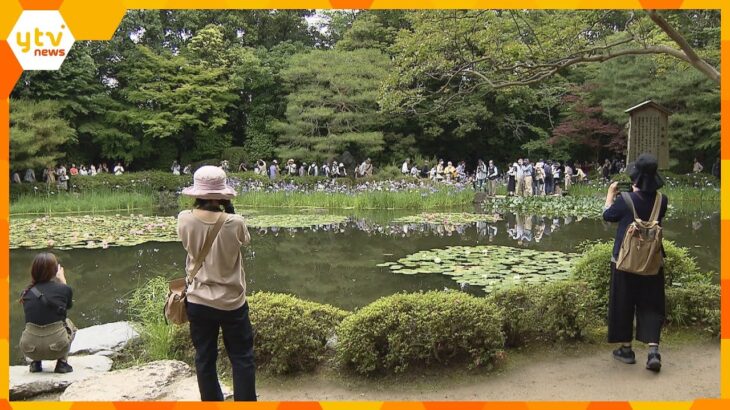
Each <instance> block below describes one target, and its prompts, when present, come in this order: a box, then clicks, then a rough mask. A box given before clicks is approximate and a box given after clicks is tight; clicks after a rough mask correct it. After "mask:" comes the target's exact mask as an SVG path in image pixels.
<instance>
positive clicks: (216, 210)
mask: <svg viewBox="0 0 730 410" xmlns="http://www.w3.org/2000/svg"><path fill="white" fill-rule="evenodd" d="M182 194H183V195H186V196H190V197H193V198H195V202H194V204H193V209H192V210H185V211H182V212H180V214H179V215H178V218H177V230H178V236H179V237H180V240H181V241H182V245H183V247H184V248H185V250H186V251H187V259H186V262H185V271H186V274H187V275H188V276H192V282H191V283H190V285H189V286H188V288H187V305H186V313H187V317H188V320H189V322H190V337H191V339H192V341H193V346H194V347H195V372H196V374H197V378H198V388H199V389H200V397H201V399H202V400H203V401H222V400H223V393H222V391H221V386H220V383H219V381H218V373H217V371H216V359H217V358H218V332H219V331H220V330H222V331H223V344H224V345H225V347H226V352H227V353H228V358H229V359H230V361H231V366H232V368H233V398H234V400H236V401H256V387H255V381H256V377H255V370H256V366H255V364H254V351H253V328H252V327H251V321H250V319H249V313H248V303H247V301H246V275H245V273H244V271H243V264H242V261H243V257H242V256H241V247H242V246H245V245H248V244H249V242H250V240H251V237H250V235H249V233H248V229H247V228H246V222H245V221H244V218H243V217H242V216H240V215H236V214H235V210H234V209H233V205H232V204H231V199H232V198H233V197H234V196H236V191H235V190H234V189H233V188H232V187H230V186H228V185H227V184H226V173H225V171H223V170H222V169H221V168H219V167H215V166H204V167H201V168H200V169H198V170H197V171H195V174H194V175H193V186H191V187H187V188H185V189H183V191H182ZM206 252H207V254H206ZM201 254H202V262H201V261H200V260H198V258H199V257H200V256H201ZM196 262H197V263H196ZM196 268H197V270H196ZM191 272H194V274H192V273H191Z"/></svg>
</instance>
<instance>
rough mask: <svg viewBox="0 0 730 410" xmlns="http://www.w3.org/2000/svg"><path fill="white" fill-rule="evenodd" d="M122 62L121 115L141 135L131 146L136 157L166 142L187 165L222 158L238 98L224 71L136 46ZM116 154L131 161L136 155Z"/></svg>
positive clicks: (228, 140)
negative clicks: (231, 108)
mask: <svg viewBox="0 0 730 410" xmlns="http://www.w3.org/2000/svg"><path fill="white" fill-rule="evenodd" d="M122 64H123V65H124V67H123V70H120V75H119V88H120V91H119V94H120V96H121V97H122V99H123V101H124V102H126V104H125V105H126V110H125V111H124V112H123V113H120V114H119V116H120V117H121V118H123V119H124V120H125V121H126V122H127V123H128V124H129V125H130V126H131V127H133V129H134V132H132V133H131V134H133V135H140V137H138V138H139V140H140V141H137V144H135V145H136V147H132V148H136V149H137V152H136V154H137V155H150V154H152V153H153V152H155V147H154V146H155V143H156V142H158V141H162V140H166V141H164V142H166V143H167V146H173V147H174V150H175V155H176V157H177V156H179V157H180V158H181V159H182V160H183V161H195V160H200V159H204V158H217V157H218V155H219V154H220V152H221V151H222V150H223V149H224V148H226V147H228V146H230V141H231V136H230V134H228V133H226V132H223V128H224V127H225V126H226V124H227V123H228V115H227V111H226V110H227V108H228V107H229V105H230V104H232V103H233V102H234V101H235V94H234V93H233V90H232V85H231V84H230V82H229V78H228V75H227V72H226V69H225V67H213V66H211V65H210V64H207V63H205V62H200V63H198V64H196V63H193V62H191V61H189V60H188V59H187V58H185V56H184V55H177V56H175V55H171V54H169V53H166V52H163V53H159V54H158V53H154V52H153V51H152V50H150V49H149V48H147V47H145V46H139V47H136V48H135V49H134V50H133V52H132V53H131V54H130V55H128V56H127V58H126V59H125V61H124V62H123V63H122ZM121 118H120V119H121ZM138 133H139V134H138ZM115 154H116V155H117V156H118V157H122V158H128V156H130V155H133V154H134V152H133V153H131V154H130V153H126V152H116V153H115ZM165 159H166V160H169V159H170V158H169V157H168V158H165Z"/></svg>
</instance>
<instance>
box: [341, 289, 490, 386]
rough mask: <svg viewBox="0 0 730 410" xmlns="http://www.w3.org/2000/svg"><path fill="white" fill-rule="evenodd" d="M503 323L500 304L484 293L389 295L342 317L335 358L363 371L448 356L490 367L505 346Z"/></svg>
mask: <svg viewBox="0 0 730 410" xmlns="http://www.w3.org/2000/svg"><path fill="white" fill-rule="evenodd" d="M501 323H502V319H501V315H500V312H499V309H498V308H497V306H495V305H494V304H493V303H492V302H490V301H489V300H487V299H485V298H476V297H474V296H470V295H467V294H465V293H461V292H435V291H432V292H426V293H413V294H397V295H392V296H388V297H384V298H381V299H378V300H377V301H375V302H373V303H371V304H370V305H368V306H366V307H364V308H362V309H361V310H359V311H357V312H356V313H353V314H352V315H350V316H349V317H348V318H346V319H345V320H344V321H343V322H342V324H341V325H340V326H339V327H338V329H337V335H338V338H339V346H338V349H337V359H338V361H339V363H340V364H342V365H344V366H347V367H351V368H353V369H354V370H355V371H356V372H358V373H361V374H372V373H376V372H391V371H392V372H402V371H404V370H406V369H407V368H408V366H409V365H412V364H415V363H418V364H423V365H430V364H432V363H434V362H438V363H444V364H445V363H448V362H449V361H451V360H466V361H468V363H469V368H474V367H479V366H488V365H491V363H492V362H493V361H494V360H495V358H496V357H497V355H498V354H499V353H500V352H501V349H502V346H504V336H503V335H502V331H501Z"/></svg>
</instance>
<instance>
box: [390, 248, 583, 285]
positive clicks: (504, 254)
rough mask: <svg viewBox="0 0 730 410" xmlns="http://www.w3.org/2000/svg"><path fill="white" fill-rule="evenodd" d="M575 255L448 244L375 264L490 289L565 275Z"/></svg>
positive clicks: (408, 273) (562, 277) (403, 272)
mask: <svg viewBox="0 0 730 410" xmlns="http://www.w3.org/2000/svg"><path fill="white" fill-rule="evenodd" d="M576 256H577V255H575V254H569V253H562V252H551V251H537V250H532V249H520V248H512V247H509V246H492V245H486V246H449V247H446V249H431V250H427V251H420V252H416V253H414V254H411V255H408V256H406V257H405V258H401V259H399V260H398V261H397V262H385V263H381V264H378V265H377V266H380V267H384V268H385V267H387V268H389V269H390V270H391V271H393V272H394V273H399V274H403V275H415V274H419V273H439V274H443V275H448V276H451V277H452V279H453V280H455V281H456V282H458V283H459V284H460V285H462V286H465V285H468V286H479V287H482V288H483V289H484V290H485V291H486V292H490V291H493V290H495V289H499V288H504V287H510V286H514V285H515V284H520V283H543V282H547V281H550V280H556V279H565V278H568V277H569V276H570V271H571V268H572V266H573V261H574V260H575V258H576Z"/></svg>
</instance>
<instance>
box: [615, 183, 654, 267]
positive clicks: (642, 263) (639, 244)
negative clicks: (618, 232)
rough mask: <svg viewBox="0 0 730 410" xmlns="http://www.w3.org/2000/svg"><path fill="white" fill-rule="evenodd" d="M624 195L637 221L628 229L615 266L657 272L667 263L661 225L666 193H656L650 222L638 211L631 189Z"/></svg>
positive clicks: (622, 195)
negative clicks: (630, 193) (660, 213)
mask: <svg viewBox="0 0 730 410" xmlns="http://www.w3.org/2000/svg"><path fill="white" fill-rule="evenodd" d="M621 197H622V198H623V199H624V201H625V202H626V204H627V205H628V206H629V208H631V212H633V214H634V221H633V222H632V223H631V224H630V225H629V227H628V228H627V229H626V235H625V236H624V240H623V242H621V248H620V249H619V251H618V259H617V260H616V269H618V270H620V271H624V272H629V273H635V274H637V275H656V274H658V273H659V271H660V270H661V268H662V266H663V265H664V257H663V256H662V227H661V226H660V225H659V212H660V211H661V207H662V198H663V195H662V194H657V196H656V200H655V201H654V208H653V209H652V211H651V215H650V216H649V220H648V221H642V220H641V219H640V218H639V216H638V215H637V214H636V208H634V202H633V201H632V199H631V195H629V193H628V192H622V193H621Z"/></svg>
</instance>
